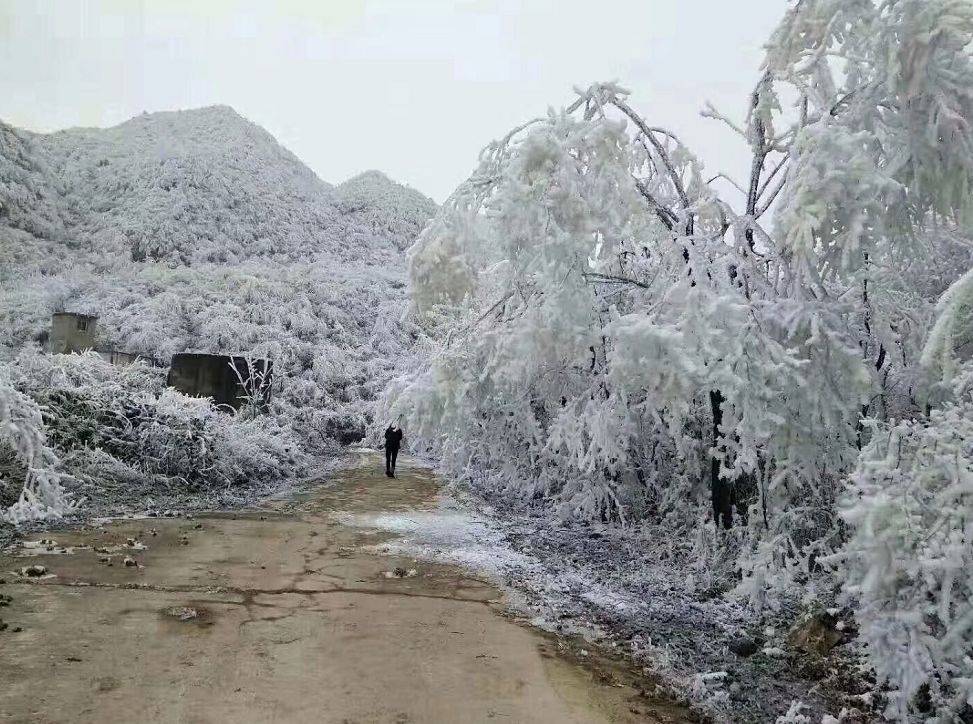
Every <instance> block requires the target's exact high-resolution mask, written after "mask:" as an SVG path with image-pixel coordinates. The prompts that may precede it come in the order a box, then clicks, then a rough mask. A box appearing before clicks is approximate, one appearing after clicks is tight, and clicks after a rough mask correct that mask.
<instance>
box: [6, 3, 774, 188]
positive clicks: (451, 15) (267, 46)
mask: <svg viewBox="0 0 973 724" xmlns="http://www.w3.org/2000/svg"><path fill="white" fill-rule="evenodd" d="M785 8H786V2H785V0H318V1H316V2H315V1H312V0H305V1H299V0H278V1H277V2H271V1H270V0H261V1H258V2H230V1H229V0H191V1H188V2H187V1H185V0H158V1H157V0H140V1H137V0H101V1H100V2H99V1H95V0H90V1H87V2H80V1H77V0H0V69H2V70H0V119H3V120H4V121H6V122H8V123H12V124H13V125H16V126H20V127H23V128H29V129H31V130H39V131H49V130H55V129H59V128H66V127H70V126H79V125H83V126H108V125H114V124H116V123H120V122H121V121H124V120H125V119H127V118H130V117H131V116H134V115H136V114H138V113H141V112H142V111H143V110H147V111H155V110H174V109H178V108H193V107H197V106H203V105H212V104H216V103H222V104H227V105H231V106H233V107H234V108H235V109H236V110H237V111H239V112H240V113H241V114H242V115H244V116H246V117H247V118H249V119H250V120H252V121H254V122H255V123H258V124H260V125H261V126H263V127H264V128H266V129H267V130H268V131H270V132H271V133H272V134H273V135H274V136H276V137H277V139H278V140H279V141H280V142H281V143H282V144H284V145H285V146H287V147H288V148H289V149H290V150H291V151H293V152H294V153H295V154H297V155H298V156H299V157H300V158H301V159H302V160H303V161H304V162H305V163H307V164H308V165H309V166H311V168H313V169H314V170H315V171H316V172H317V173H318V175H319V176H321V178H323V179H325V180H326V181H330V182H333V183H337V182H340V181H342V180H344V179H346V178H348V177H350V176H353V175H354V174H356V173H358V172H360V171H363V170H366V169H370V168H377V169H380V170H382V171H384V172H385V173H387V174H388V175H389V176H391V177H392V178H394V179H396V180H397V181H401V182H403V183H407V184H409V185H411V186H414V187H415V188H417V189H419V190H420V191H423V192H424V193H426V194H428V195H430V196H432V197H433V198H434V199H435V200H436V201H440V202H441V201H443V200H444V199H445V197H446V196H447V195H448V194H449V193H450V192H451V191H452V189H453V188H455V186H456V185H457V184H458V183H459V182H460V181H462V180H463V179H464V178H465V177H466V176H467V175H468V174H469V172H470V171H471V170H472V169H473V167H474V164H475V162H476V158H477V154H478V153H479V150H480V149H481V148H482V147H483V146H484V145H486V144H487V143H488V142H489V141H490V140H491V139H493V138H496V137H498V136H501V135H503V134H504V133H505V132H506V131H507V130H508V129H509V128H510V127H512V126H513V125H515V124H517V123H519V122H521V121H523V120H526V119H528V118H531V117H534V116H536V115H539V114H542V113H543V112H544V111H545V109H546V108H547V107H548V106H549V105H554V106H562V105H566V104H567V103H569V102H570V101H571V100H572V87H573V86H574V85H582V86H583V85H587V84H589V83H591V82H593V81H598V80H618V81H620V82H621V83H622V84H623V85H625V86H626V87H628V88H629V89H631V90H632V91H633V93H634V94H633V97H632V103H633V104H634V105H635V106H636V108H638V109H639V110H641V111H642V112H643V113H645V114H646V115H647V116H648V117H649V118H650V120H651V121H652V122H653V123H654V124H657V125H666V126H669V127H671V128H672V129H673V130H674V131H676V132H677V133H679V135H681V136H682V138H683V140H684V141H686V142H687V143H689V144H690V145H691V146H692V147H693V148H694V150H695V151H696V152H697V154H698V155H699V156H700V157H701V158H702V159H703V160H704V162H705V164H706V167H707V169H708V170H711V171H713V172H714V173H715V172H716V171H720V170H727V171H730V172H731V174H732V175H734V176H735V177H738V178H740V177H745V176H746V174H747V171H748V169H747V168H746V164H747V161H746V158H747V157H746V149H745V148H744V146H743V143H742V141H740V140H739V139H738V138H736V137H735V136H734V135H733V134H732V132H730V131H728V130H726V129H725V128H723V127H721V126H720V125H718V124H717V123H715V122H714V121H708V120H705V119H701V118H699V109H700V108H701V107H702V106H703V103H704V102H705V101H706V100H711V101H713V103H714V104H715V105H716V106H717V107H718V108H720V109H721V110H723V111H724V112H726V113H727V114H728V115H730V116H732V117H734V118H741V117H742V116H743V114H744V112H745V110H746V101H747V94H748V92H749V91H750V90H751V88H752V87H753V85H754V83H755V82H756V80H757V77H758V66H759V64H760V61H761V58H762V50H761V45H762V43H763V42H764V41H765V40H766V39H767V37H768V36H769V34H770V31H771V30H772V29H773V27H774V25H775V24H776V23H777V21H778V20H779V19H780V17H781V16H782V15H783V12H784V10H785Z"/></svg>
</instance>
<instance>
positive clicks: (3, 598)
mask: <svg viewBox="0 0 973 724" xmlns="http://www.w3.org/2000/svg"><path fill="white" fill-rule="evenodd" d="M12 601H13V597H11V596H7V595H5V594H3V593H0V606H9V605H10V603H11V602H12Z"/></svg>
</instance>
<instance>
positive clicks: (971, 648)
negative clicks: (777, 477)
mask: <svg viewBox="0 0 973 724" xmlns="http://www.w3.org/2000/svg"><path fill="white" fill-rule="evenodd" d="M841 502H842V516H843V518H844V519H845V521H846V522H847V523H848V525H849V527H850V528H851V531H852V533H851V539H850V540H849V542H848V544H847V545H846V546H845V549H844V552H843V554H842V556H841V557H840V558H839V559H838V562H837V570H838V571H839V576H840V577H843V578H844V579H845V581H844V590H845V591H846V594H847V595H848V596H849V597H850V598H851V599H852V600H853V601H854V602H855V603H856V604H857V611H856V617H857V619H858V622H859V626H860V629H861V636H862V638H863V640H864V641H865V642H866V643H867V645H868V649H867V650H868V652H869V660H870V663H871V664H872V666H873V667H874V668H875V671H876V672H877V674H878V676H879V678H880V680H881V681H882V682H883V683H886V684H888V685H889V686H890V687H891V689H892V694H891V705H890V713H891V714H892V715H894V716H896V717H898V718H906V717H907V716H908V711H909V707H910V704H914V703H915V697H916V695H917V694H918V693H919V692H920V690H928V695H929V698H930V700H931V704H932V706H933V711H934V713H935V714H936V715H937V720H938V721H947V722H948V721H953V719H952V718H951V716H952V715H954V714H956V713H958V712H960V711H961V710H963V709H964V707H965V708H966V711H967V713H969V711H971V710H973V606H971V601H973V365H971V364H970V363H966V364H965V365H964V366H963V367H962V371H961V374H960V375H959V376H958V377H957V380H956V388H955V392H954V396H953V399H952V400H950V401H948V402H946V403H945V404H943V406H942V407H941V408H937V409H934V410H932V412H931V413H930V415H929V417H928V419H923V420H910V421H903V422H899V423H893V424H889V425H876V427H875V429H874V431H873V436H872V440H871V442H870V443H869V444H868V446H867V447H866V448H865V449H864V450H863V451H862V455H861V460H860V461H859V464H858V468H857V469H856V471H855V472H854V474H853V475H852V476H851V481H850V484H849V486H848V489H847V491H846V492H845V494H844V495H843V496H842V501H841Z"/></svg>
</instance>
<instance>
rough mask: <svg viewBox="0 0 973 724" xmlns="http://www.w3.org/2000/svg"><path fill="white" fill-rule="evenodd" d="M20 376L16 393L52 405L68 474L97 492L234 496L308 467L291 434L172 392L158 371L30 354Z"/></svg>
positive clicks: (17, 369) (53, 437)
mask: <svg viewBox="0 0 973 724" xmlns="http://www.w3.org/2000/svg"><path fill="white" fill-rule="evenodd" d="M11 370H12V372H13V382H14V384H15V385H16V386H17V388H18V389H20V390H21V391H22V392H23V393H24V395H26V396H29V398H32V399H34V400H36V401H38V402H39V403H41V404H42V405H43V409H44V423H45V425H44V428H45V429H46V432H47V436H48V439H49V440H50V444H51V445H52V446H53V447H54V448H56V449H57V450H59V451H60V452H61V453H62V457H63V458H64V464H65V466H66V467H67V468H68V469H70V470H71V471H72V472H73V474H74V475H75V476H76V477H79V478H81V479H83V480H85V481H86V482H87V483H88V484H91V485H94V486H97V485H98V484H99V482H100V481H99V480H98V477H97V476H98V475H99V474H110V475H112V477H114V478H116V479H127V480H130V481H135V480H142V481H144V482H145V483H148V484H149V485H151V484H152V483H153V482H159V483H165V484H166V485H167V486H170V487H171V486H173V485H175V486H176V487H178V488H181V489H183V490H201V489H211V488H225V487H229V486H236V485H244V484H254V483H260V482H270V481H275V480H281V479H286V478H289V477H291V476H293V475H295V474H297V473H298V472H299V471H300V470H301V469H302V466H303V464H304V456H303V452H302V449H301V447H300V444H299V441H298V439H297V438H296V436H294V434H293V433H292V431H291V430H290V428H289V427H287V426H285V425H281V424H280V423H279V422H278V421H277V420H276V419H274V418H272V417H264V416H258V417H256V418H254V419H245V416H238V415H232V414H227V413H225V412H220V411H217V410H216V409H214V408H213V406H212V404H211V403H210V402H209V401H208V400H205V399H197V398H192V397H187V396H185V395H183V394H181V393H179V392H176V391H174V390H171V389H166V388H164V385H163V375H162V372H161V371H160V370H158V369H154V368H151V367H148V366H145V365H141V364H135V365H131V366H128V367H116V366H113V365H110V364H108V363H107V362H105V361H104V360H102V359H101V358H100V357H99V356H97V355H95V354H86V355H54V356H47V355H40V354H38V353H36V352H30V351H28V352H24V353H22V354H21V355H20V356H19V357H18V359H17V363H16V364H15V365H13V366H12V367H11Z"/></svg>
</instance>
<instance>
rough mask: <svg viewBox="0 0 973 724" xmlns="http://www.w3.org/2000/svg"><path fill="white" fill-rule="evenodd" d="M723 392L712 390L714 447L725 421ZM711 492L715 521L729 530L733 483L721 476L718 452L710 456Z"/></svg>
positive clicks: (731, 513) (730, 525) (730, 526)
mask: <svg viewBox="0 0 973 724" xmlns="http://www.w3.org/2000/svg"><path fill="white" fill-rule="evenodd" d="M723 401H724V397H723V393H721V392H720V391H719V390H711V391H710V393H709V403H710V408H711V409H712V412H713V448H714V449H718V448H719V442H720V425H721V424H722V423H723ZM710 493H711V495H712V499H713V522H714V523H715V524H716V526H717V527H719V526H720V523H721V522H722V523H723V527H724V528H726V529H727V530H729V529H730V528H732V527H733V483H732V482H730V481H728V480H723V479H722V478H721V477H720V459H719V456H718V455H717V454H715V453H714V454H713V455H711V456H710Z"/></svg>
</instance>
